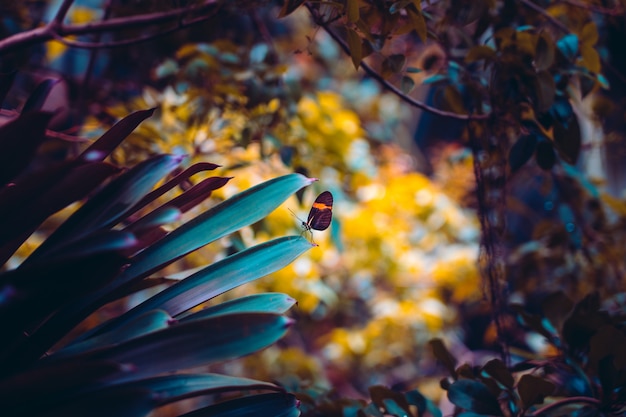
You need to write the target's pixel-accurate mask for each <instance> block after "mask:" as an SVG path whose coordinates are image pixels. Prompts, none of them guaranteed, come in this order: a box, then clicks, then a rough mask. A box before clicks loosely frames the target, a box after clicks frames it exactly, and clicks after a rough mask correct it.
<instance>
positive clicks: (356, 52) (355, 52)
mask: <svg viewBox="0 0 626 417" xmlns="http://www.w3.org/2000/svg"><path fill="white" fill-rule="evenodd" d="M346 36H347V37H348V47H349V48H350V58H352V64H353V65H354V68H355V69H357V70H358V69H359V66H360V65H361V59H363V50H362V48H361V37H360V36H359V34H358V33H356V31H355V30H354V29H351V28H347V29H346Z"/></svg>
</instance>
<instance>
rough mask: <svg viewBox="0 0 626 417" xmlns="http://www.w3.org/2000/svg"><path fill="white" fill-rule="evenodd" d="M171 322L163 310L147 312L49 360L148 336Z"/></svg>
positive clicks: (56, 354)
mask: <svg viewBox="0 0 626 417" xmlns="http://www.w3.org/2000/svg"><path fill="white" fill-rule="evenodd" d="M171 322H172V317H171V316H170V315H169V314H167V313H166V312H165V311H163V310H153V311H148V312H147V313H145V314H142V315H141V316H138V317H136V318H135V319H134V320H130V321H129V322H128V323H126V324H125V325H123V326H120V327H119V328H118V329H115V330H113V331H111V332H107V333H104V334H101V335H99V336H94V337H92V338H91V339H87V340H85V341H83V342H80V343H75V344H72V345H69V346H68V347H66V348H64V349H61V350H59V351H58V352H55V353H54V354H53V355H52V356H51V358H55V359H57V358H62V357H66V356H68V355H73V354H77V353H81V352H87V351H90V350H94V349H96V348H102V347H108V346H114V345H118V344H120V343H122V342H126V341H127V340H130V339H134V338H136V337H139V336H142V335H144V334H148V333H151V332H154V331H157V330H161V329H165V328H167V327H168V326H169V325H170V323H171Z"/></svg>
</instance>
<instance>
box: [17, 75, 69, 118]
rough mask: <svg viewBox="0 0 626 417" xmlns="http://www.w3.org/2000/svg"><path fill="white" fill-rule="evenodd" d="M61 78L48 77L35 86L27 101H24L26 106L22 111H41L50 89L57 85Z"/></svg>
mask: <svg viewBox="0 0 626 417" xmlns="http://www.w3.org/2000/svg"><path fill="white" fill-rule="evenodd" d="M60 81H61V80H60V79H56V80H53V79H47V80H44V81H42V82H40V83H39V85H37V87H36V88H35V91H33V92H32V94H31V95H30V96H29V97H28V100H26V103H24V107H23V108H22V113H28V112H36V111H41V109H42V107H43V105H44V103H45V102H46V99H47V98H48V95H49V94H50V91H52V89H53V88H54V86H55V85H57V84H58V83H59V82H60Z"/></svg>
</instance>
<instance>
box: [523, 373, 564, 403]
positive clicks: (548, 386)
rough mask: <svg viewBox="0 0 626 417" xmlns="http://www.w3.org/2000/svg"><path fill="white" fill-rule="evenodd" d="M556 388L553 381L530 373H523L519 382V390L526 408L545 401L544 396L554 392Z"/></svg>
mask: <svg viewBox="0 0 626 417" xmlns="http://www.w3.org/2000/svg"><path fill="white" fill-rule="evenodd" d="M554 389H555V385H554V384H553V383H552V382H550V381H546V380H545V379H543V378H539V377H538V376H534V375H530V374H526V375H522V377H521V378H520V380H519V382H518V383H517V392H519V396H520V399H521V400H522V405H523V406H524V408H525V409H528V408H530V407H531V406H533V405H535V404H541V403H543V400H544V398H545V397H547V396H548V395H550V394H552V393H553V392H554Z"/></svg>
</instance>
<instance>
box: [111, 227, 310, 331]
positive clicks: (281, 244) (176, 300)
mask: <svg viewBox="0 0 626 417" xmlns="http://www.w3.org/2000/svg"><path fill="white" fill-rule="evenodd" d="M311 247H312V245H311V243H310V242H309V241H308V240H306V239H305V238H303V237H301V236H288V237H282V238H278V239H274V240H271V241H269V242H265V243H262V244H260V245H256V246H253V247H251V248H249V249H246V250H243V251H241V252H237V253H236V254H234V255H231V256H229V257H227V258H224V259H222V260H221V261H218V262H216V263H214V264H211V265H209V266H208V267H206V268H204V269H202V270H200V271H198V272H196V273H195V274H193V275H191V276H189V277H187V278H185V279H184V280H182V281H180V282H179V283H177V284H174V285H172V286H171V287H169V288H167V289H166V290H163V291H161V292H160V293H158V294H156V295H155V296H153V297H151V298H149V299H147V300H146V301H144V302H143V303H141V304H139V305H138V306H137V307H135V308H133V309H132V310H130V311H128V312H127V313H125V314H124V315H122V316H121V317H120V318H119V320H117V321H116V325H117V326H119V324H120V323H125V322H127V321H128V320H131V319H133V318H135V317H137V316H139V315H141V314H145V313H146V312H148V311H150V310H155V309H162V310H165V311H167V312H168V313H169V314H170V315H172V316H173V317H175V316H177V315H179V314H181V313H184V312H185V311H187V310H189V309H191V308H193V307H195V306H197V305H198V304H201V303H203V302H205V301H207V300H210V299H211V298H213V297H216V296H218V295H220V294H222V293H224V292H226V291H229V290H231V289H233V288H236V287H238V286H240V285H243V284H245V283H247V282H250V281H253V280H255V279H258V278H261V277H263V276H265V275H268V274H271V273H272V272H275V271H278V270H280V269H282V268H284V267H285V266H287V265H288V264H290V263H291V262H292V261H293V260H294V259H295V258H297V257H298V256H300V255H301V254H303V253H304V252H306V251H307V250H309V249H310V248H311ZM107 327H108V326H106V325H105V326H104V329H107Z"/></svg>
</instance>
